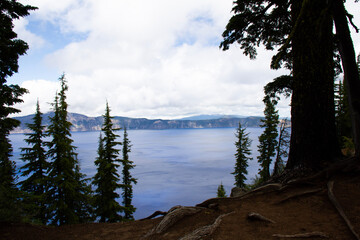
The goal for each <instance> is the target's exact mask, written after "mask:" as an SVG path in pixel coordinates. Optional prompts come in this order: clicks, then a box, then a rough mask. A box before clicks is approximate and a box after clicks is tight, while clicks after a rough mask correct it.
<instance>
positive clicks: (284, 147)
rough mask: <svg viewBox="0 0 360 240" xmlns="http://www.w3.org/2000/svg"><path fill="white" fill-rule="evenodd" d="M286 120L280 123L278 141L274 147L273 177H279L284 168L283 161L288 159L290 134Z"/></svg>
mask: <svg viewBox="0 0 360 240" xmlns="http://www.w3.org/2000/svg"><path fill="white" fill-rule="evenodd" d="M288 124H289V122H288V120H287V119H284V120H283V121H281V123H280V129H279V140H278V144H277V146H276V157H275V164H274V173H273V175H274V176H279V175H280V174H281V173H282V171H283V170H284V168H285V164H284V159H283V158H286V157H288V154H289V145H290V133H289V128H288Z"/></svg>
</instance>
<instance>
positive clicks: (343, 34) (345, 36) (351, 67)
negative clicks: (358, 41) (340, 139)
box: [333, 0, 360, 157]
mask: <svg viewBox="0 0 360 240" xmlns="http://www.w3.org/2000/svg"><path fill="white" fill-rule="evenodd" d="M333 17H334V22H335V28H336V35H337V37H338V40H339V51H340V55H341V60H342V66H343V70H344V76H345V87H346V88H347V89H346V90H347V92H348V97H349V106H350V111H351V121H352V128H353V138H354V143H355V154H356V156H357V157H359V156H360V78H359V72H358V68H357V64H356V55H355V51H354V45H353V42H352V40H351V35H350V30H349V26H348V22H347V17H346V11H345V7H344V3H343V1H342V0H333Z"/></svg>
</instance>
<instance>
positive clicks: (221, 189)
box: [217, 183, 226, 198]
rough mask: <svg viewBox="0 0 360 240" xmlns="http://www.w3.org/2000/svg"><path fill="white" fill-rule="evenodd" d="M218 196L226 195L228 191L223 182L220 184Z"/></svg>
mask: <svg viewBox="0 0 360 240" xmlns="http://www.w3.org/2000/svg"><path fill="white" fill-rule="evenodd" d="M217 197H218V198H222V197H226V191H225V188H224V185H223V184H222V183H221V184H220V185H219V187H218V189H217Z"/></svg>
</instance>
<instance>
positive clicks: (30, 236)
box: [0, 171, 360, 240]
mask: <svg viewBox="0 0 360 240" xmlns="http://www.w3.org/2000/svg"><path fill="white" fill-rule="evenodd" d="M331 180H333V181H334V185H333V194H334V196H335V199H336V200H337V202H338V203H339V205H340V206H341V208H342V209H343V210H344V213H345V216H346V217H347V218H348V220H349V222H350V223H351V225H352V227H353V231H354V232H355V234H356V233H357V234H359V233H360V174H359V172H357V171H355V172H345V173H344V172H340V173H337V174H335V175H332V176H331V178H329V176H322V177H318V178H313V179H308V180H303V181H297V182H296V181H295V182H293V183H288V184H286V185H281V186H280V185H279V184H273V185H268V186H267V187H263V188H262V189H259V190H256V191H254V192H251V193H248V194H246V195H244V196H242V197H237V198H217V199H210V200H207V201H205V202H204V203H201V204H199V205H197V207H196V208H191V209H196V211H197V212H196V213H194V214H184V216H182V217H180V218H179V219H175V220H174V219H172V220H171V221H170V222H167V223H164V217H158V218H155V219H151V220H143V221H139V220H137V221H134V222H128V223H90V224H78V225H68V226H62V227H48V226H34V225H30V224H2V225H1V226H0V239H1V240H18V239H19V240H20V239H21V240H22V239H24V240H25V239H26V240H50V239H52V240H65V239H66V240H69V239H76V240H82V239H84V240H85V239H87V240H89V239H90V240H92V239H94V240H95V239H99V240H121V239H159V240H162V239H164V240H165V239H181V238H183V237H185V236H187V238H183V239H184V240H185V239H208V240H210V239H221V240H226V239H239V240H240V239H242V240H248V239H249V240H257V239H259V240H260V239H264V240H267V239H288V238H289V237H295V236H297V238H295V239H322V238H324V239H339V240H340V239H341V240H347V239H349V240H351V239H355V240H356V239H357V238H356V237H355V235H354V233H352V232H351V231H350V228H349V227H348V225H347V224H346V222H345V221H344V219H343V217H342V216H341V215H340V214H339V212H338V210H337V209H336V208H335V206H334V204H333V203H332V202H331V200H330V198H329V193H328V191H329V190H328V183H329V181H331ZM179 212H181V211H179ZM251 212H253V213H256V214H258V215H257V216H259V215H260V217H255V219H250V218H249V217H248V215H249V213H251ZM226 214H227V215H226ZM168 215H170V213H169V214H168ZM168 215H167V216H168ZM180 215H181V214H180ZM219 216H221V217H220V218H219ZM261 217H264V218H266V219H262V220H261V219H259V218H261ZM217 219H218V221H216V220H217ZM215 221H216V223H215ZM161 224H165V225H166V224H167V225H166V226H165V227H164V228H163V230H162V231H158V232H156V231H155V230H156V227H158V228H157V229H159V226H160V225H161ZM204 226H212V227H213V228H212V230H211V231H208V232H206V229H207V230H209V229H208V228H206V229H205V228H203V227H204ZM152 230H153V231H152ZM195 230H198V232H197V234H198V235H196V234H195V235H194V236H192V237H191V236H189V234H190V233H193V232H194V231H195ZM200 230H201V231H200ZM201 233H202V235H201ZM299 234H300V235H299Z"/></svg>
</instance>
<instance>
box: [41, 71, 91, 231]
mask: <svg viewBox="0 0 360 240" xmlns="http://www.w3.org/2000/svg"><path fill="white" fill-rule="evenodd" d="M59 80H60V84H61V90H60V92H59V93H58V94H56V96H55V101H54V103H53V108H54V116H52V117H50V122H51V124H50V125H49V127H48V130H47V134H48V136H49V137H52V139H51V141H50V142H48V143H47V145H48V148H49V150H48V153H47V155H48V157H49V159H51V162H50V168H49V179H51V181H50V185H49V190H48V199H47V201H48V203H49V211H50V213H51V223H52V224H55V225H64V224H74V223H80V222H86V221H89V220H90V219H91V213H90V212H87V211H84V209H90V208H91V207H90V197H91V196H90V195H89V191H90V188H89V186H87V184H86V180H85V178H84V175H83V174H81V173H80V166H79V162H78V159H77V153H76V152H75V149H76V147H75V146H73V145H72V143H73V140H72V139H71V133H70V127H71V123H70V122H69V121H67V114H68V113H67V107H68V105H67V103H66V94H65V93H66V91H67V90H68V87H67V84H66V80H65V75H64V74H63V75H62V76H61V77H60V78H59Z"/></svg>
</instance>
